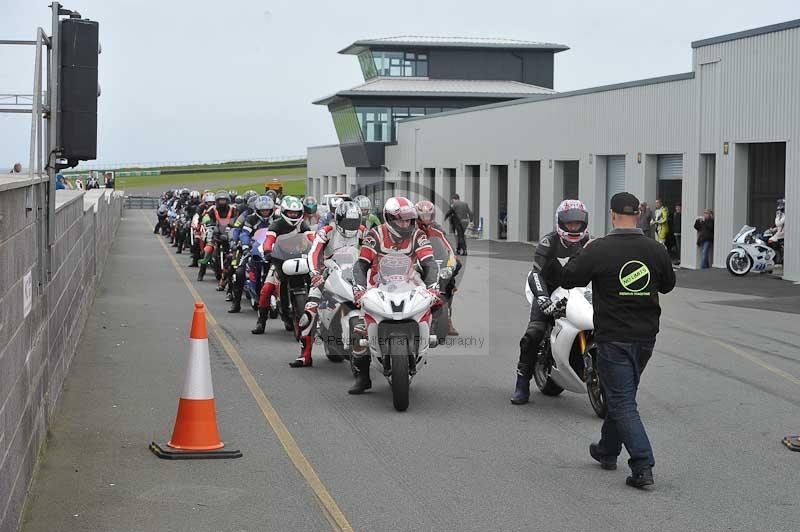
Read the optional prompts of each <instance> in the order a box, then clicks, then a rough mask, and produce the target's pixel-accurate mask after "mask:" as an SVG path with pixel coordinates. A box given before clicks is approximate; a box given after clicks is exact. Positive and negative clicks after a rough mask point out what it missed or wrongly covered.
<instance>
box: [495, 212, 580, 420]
mask: <svg viewBox="0 0 800 532" xmlns="http://www.w3.org/2000/svg"><path fill="white" fill-rule="evenodd" d="M588 226H589V211H588V210H587V209H586V206H585V205H584V204H583V202H581V201H578V200H564V201H562V202H561V204H560V205H559V206H558V208H557V209H556V230H555V231H553V232H551V233H548V234H546V235H545V236H543V237H542V238H541V240H539V245H537V246H536V252H535V253H534V256H533V269H531V271H530V273H529V274H528V286H529V287H530V289H531V292H533V303H532V304H531V311H530V317H529V318H528V326H527V328H526V329H525V334H524V335H523V336H522V338H521V339H520V341H519V362H518V363H517V384H516V389H515V390H514V395H513V396H512V397H511V403H512V404H515V405H522V404H525V403H527V402H528V401H529V399H530V395H531V391H530V384H531V378H532V377H533V368H534V366H535V365H536V361H537V358H538V355H539V346H540V345H541V343H542V340H543V339H544V336H545V334H546V333H547V330H548V326H549V325H550V324H551V323H552V316H551V315H552V314H553V311H554V310H555V303H553V301H552V300H551V299H550V293H552V291H553V290H555V289H556V288H558V287H559V286H560V285H561V273H562V270H563V268H564V266H565V265H566V264H567V262H569V260H570V259H571V258H572V257H574V256H575V254H576V253H577V252H578V250H580V249H581V248H583V247H584V246H585V245H586V243H587V242H588V241H589V234H588V232H587V229H588Z"/></svg>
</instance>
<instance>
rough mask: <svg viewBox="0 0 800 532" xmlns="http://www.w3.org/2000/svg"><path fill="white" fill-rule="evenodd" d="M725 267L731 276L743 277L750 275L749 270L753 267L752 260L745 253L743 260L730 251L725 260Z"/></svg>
mask: <svg viewBox="0 0 800 532" xmlns="http://www.w3.org/2000/svg"><path fill="white" fill-rule="evenodd" d="M725 267H726V268H727V269H728V272H730V274H731V275H735V276H736V277H743V276H745V275H747V274H748V273H750V269H751V268H752V267H753V259H752V258H751V257H750V255H748V254H746V253H745V255H744V259H743V258H742V257H741V256H740V255H739V253H737V252H736V251H731V252H730V253H728V258H726V259H725Z"/></svg>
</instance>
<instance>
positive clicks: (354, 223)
mask: <svg viewBox="0 0 800 532" xmlns="http://www.w3.org/2000/svg"><path fill="white" fill-rule="evenodd" d="M336 224H337V225H338V226H339V227H341V228H342V230H343V231H356V230H358V228H359V227H361V220H359V219H358V218H342V219H341V220H339V221H338V222H337V223H336Z"/></svg>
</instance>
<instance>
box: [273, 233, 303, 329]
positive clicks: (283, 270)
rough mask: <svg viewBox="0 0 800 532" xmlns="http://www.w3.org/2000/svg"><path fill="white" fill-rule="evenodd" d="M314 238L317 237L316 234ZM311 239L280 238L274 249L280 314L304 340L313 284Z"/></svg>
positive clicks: (286, 325)
mask: <svg viewBox="0 0 800 532" xmlns="http://www.w3.org/2000/svg"><path fill="white" fill-rule="evenodd" d="M312 238H313V234H312ZM310 247H311V240H310V239H309V235H308V234H306V233H288V234H285V235H281V236H279V237H278V238H277V239H276V240H275V244H274V245H273V247H272V256H271V259H270V263H271V264H272V266H273V267H274V268H275V277H276V280H277V284H278V287H277V290H276V291H275V292H276V293H277V294H278V298H277V300H278V315H279V316H280V318H281V320H282V321H283V326H284V328H285V329H286V330H287V331H294V337H295V339H296V340H298V341H299V340H300V318H301V317H302V315H303V312H304V311H305V306H306V299H308V288H309V285H310V283H311V277H310V275H309V272H310V271H311V268H310V267H309V264H308V250H309V248H310Z"/></svg>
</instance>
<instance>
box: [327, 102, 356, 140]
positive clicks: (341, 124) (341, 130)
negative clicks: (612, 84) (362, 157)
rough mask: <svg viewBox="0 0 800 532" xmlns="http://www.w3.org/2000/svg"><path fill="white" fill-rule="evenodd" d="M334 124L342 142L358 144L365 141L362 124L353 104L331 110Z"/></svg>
mask: <svg viewBox="0 0 800 532" xmlns="http://www.w3.org/2000/svg"><path fill="white" fill-rule="evenodd" d="M331 116H332V117H333V126H334V128H336V136H337V137H338V138H339V143H340V144H358V143H361V142H364V137H363V136H362V131H361V126H360V125H359V120H358V118H357V116H356V109H355V107H353V106H352V105H343V106H340V107H337V108H335V109H333V110H332V111H331Z"/></svg>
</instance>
